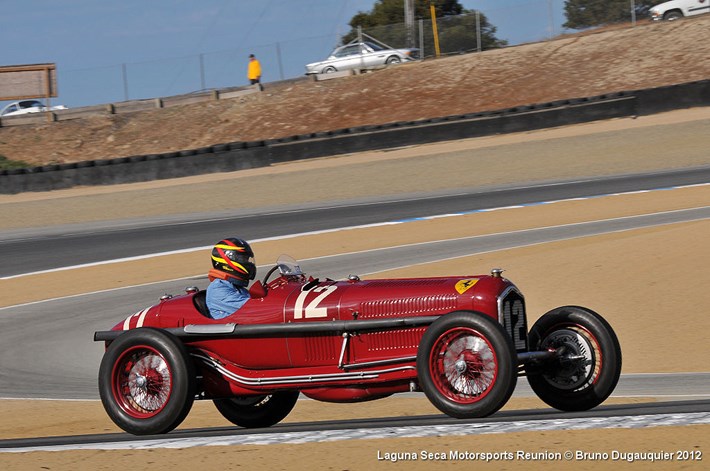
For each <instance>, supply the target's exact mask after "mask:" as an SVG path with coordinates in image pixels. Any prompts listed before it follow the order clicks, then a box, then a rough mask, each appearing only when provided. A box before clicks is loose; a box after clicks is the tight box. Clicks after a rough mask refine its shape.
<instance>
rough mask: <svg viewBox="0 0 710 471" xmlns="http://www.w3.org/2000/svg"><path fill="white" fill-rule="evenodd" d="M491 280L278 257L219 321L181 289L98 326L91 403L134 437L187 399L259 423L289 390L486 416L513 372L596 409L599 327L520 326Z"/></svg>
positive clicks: (576, 319)
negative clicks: (418, 396)
mask: <svg viewBox="0 0 710 471" xmlns="http://www.w3.org/2000/svg"><path fill="white" fill-rule="evenodd" d="M501 272H502V270H500V269H493V270H491V273H490V274H489V275H467V276H449V277H429V278H403V279H380V280H374V279H373V280H370V279H368V280H361V279H360V278H359V277H358V276H356V275H350V276H349V277H348V279H346V280H343V281H335V280H331V279H329V278H326V279H322V280H319V279H318V278H313V277H310V276H307V275H305V274H304V273H303V272H302V271H301V269H300V267H299V266H298V264H297V262H296V261H295V260H293V259H292V258H290V257H287V256H282V257H280V258H279V260H278V261H277V263H276V265H275V266H274V267H273V268H272V269H271V270H269V271H268V272H267V273H266V274H265V275H264V277H263V281H262V280H257V281H255V282H254V283H253V284H252V285H251V286H250V288H249V294H250V299H249V301H247V303H246V304H245V305H244V306H243V307H242V308H241V309H240V310H239V311H237V312H236V313H234V314H232V315H231V316H228V317H226V318H224V319H214V318H212V317H211V316H210V313H209V309H208V308H207V306H206V302H205V293H206V291H200V290H199V289H197V288H188V289H186V290H185V291H186V294H183V295H180V296H174V297H173V296H170V295H164V296H162V297H161V298H160V302H159V303H158V304H156V305H154V306H150V307H147V308H145V309H143V310H141V311H138V312H136V313H135V314H133V315H131V316H128V317H127V318H126V319H125V320H121V321H120V322H119V323H118V324H116V325H115V326H114V327H113V328H112V329H111V330H106V331H99V332H96V333H95V334H94V340H96V341H100V342H105V345H106V352H105V354H104V356H103V359H102V361H101V366H100V368H99V393H100V396H101V400H102V402H103V405H104V408H105V409H106V412H107V413H108V415H109V417H111V419H112V420H113V421H114V422H115V423H116V424H117V425H118V426H119V427H121V428H122V429H123V430H125V431H127V432H130V433H133V434H137V435H144V434H154V433H166V432H168V431H170V430H172V429H173V428H175V427H177V426H178V425H179V424H180V423H181V422H182V420H183V419H184V418H185V416H186V415H187V413H188V412H189V410H190V408H191V407H192V404H193V401H195V400H211V401H213V402H214V405H215V406H216V408H217V410H218V411H219V412H220V413H221V414H222V415H223V416H224V417H225V418H226V419H227V420H229V421H231V422H232V423H234V424H236V425H238V426H241V427H247V428H252V427H268V426H271V425H274V424H276V423H278V422H280V421H281V420H282V419H283V418H285V417H286V416H287V415H288V413H289V412H290V411H291V409H292V408H293V407H294V406H295V405H296V399H297V398H298V396H299V394H303V395H304V396H307V397H309V398H311V399H314V400H319V401H326V402H345V403H347V402H359V401H367V400H371V399H379V398H383V397H387V396H390V395H392V394H395V393H403V392H408V391H423V392H424V393H425V394H426V396H427V398H428V399H429V400H430V401H431V403H432V404H433V405H434V406H436V407H437V408H438V409H439V410H441V411H442V412H444V413H446V414H448V415H449V416H451V417H456V418H474V417H486V416H488V415H491V414H493V413H495V412H496V411H497V410H499V409H500V408H501V407H503V405H504V404H505V403H506V402H507V401H508V399H509V398H510V396H511V394H512V393H513V390H514V389H515V386H516V382H517V379H518V376H522V375H524V376H527V380H528V383H529V384H530V386H531V387H532V389H533V391H535V393H536V394H537V395H538V397H540V399H542V400H543V401H545V402H546V403H547V404H549V405H550V406H552V407H555V408H557V409H560V410H563V411H582V410H588V409H591V408H593V407H596V406H597V405H599V404H601V403H602V402H603V401H604V400H605V399H606V398H607V397H609V395H610V394H611V392H612V391H613V390H614V387H615V386H616V384H617V381H618V380H619V374H620V372H621V348H620V346H619V341H618V339H617V337H616V334H615V333H614V331H613V330H612V328H611V326H610V325H609V323H608V322H607V321H605V320H604V319H603V318H602V317H601V316H600V315H599V314H597V313H595V312H594V311H592V310H590V309H587V308H583V307H580V306H563V307H559V308H556V309H553V310H551V311H549V312H548V313H547V314H544V315H543V316H542V317H540V318H539V319H538V320H537V321H536V322H535V323H534V325H533V326H532V328H531V329H530V330H529V331H528V329H527V318H526V310H525V298H524V297H523V295H522V293H521V292H520V291H519V289H518V288H517V287H516V286H515V285H514V284H513V283H512V282H511V281H509V280H508V279H506V278H504V277H503V276H502V275H501ZM274 273H277V274H280V276H278V277H275V278H274V279H273V280H271V281H269V280H270V277H271V275H272V274H274ZM559 288H560V289H563V288H562V287H559Z"/></svg>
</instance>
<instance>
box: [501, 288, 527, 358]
mask: <svg viewBox="0 0 710 471" xmlns="http://www.w3.org/2000/svg"><path fill="white" fill-rule="evenodd" d="M499 307H500V313H499V315H500V321H501V323H502V324H503V327H505V330H506V332H508V335H510V337H511V338H512V339H513V344H514V345H515V350H516V351H518V352H520V351H526V350H527V349H528V335H527V332H528V325H527V318H526V315H525V299H523V297H522V295H521V294H520V293H518V292H517V291H515V290H510V291H508V292H507V294H505V295H504V297H503V298H502V299H501V301H500V304H499Z"/></svg>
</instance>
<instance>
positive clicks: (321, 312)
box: [293, 285, 338, 319]
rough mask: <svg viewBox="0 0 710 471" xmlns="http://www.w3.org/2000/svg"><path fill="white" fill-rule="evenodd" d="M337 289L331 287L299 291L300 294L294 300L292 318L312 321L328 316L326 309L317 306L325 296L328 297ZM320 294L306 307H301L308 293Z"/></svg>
mask: <svg viewBox="0 0 710 471" xmlns="http://www.w3.org/2000/svg"><path fill="white" fill-rule="evenodd" d="M336 289H338V287H337V286H334V285H331V286H318V287H317V288H313V289H312V290H310V291H301V294H299V295H298V298H296V305H295V306H294V307H293V318H294V319H303V318H306V319H313V318H317V317H327V316H328V308H327V307H318V305H319V304H320V303H321V302H322V301H323V299H325V297H326V296H328V295H329V294H330V293H332V292H333V291H335V290H336ZM311 292H313V293H320V294H319V295H318V296H316V299H314V300H313V301H311V302H310V303H308V305H307V306H306V307H305V309H304V307H303V303H304V302H305V301H306V297H307V296H308V293H311Z"/></svg>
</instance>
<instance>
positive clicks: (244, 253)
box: [207, 237, 256, 319]
mask: <svg viewBox="0 0 710 471" xmlns="http://www.w3.org/2000/svg"><path fill="white" fill-rule="evenodd" d="M212 267H213V268H212V269H211V270H210V271H209V273H208V274H207V276H208V278H209V280H210V284H209V286H208V287H207V308H208V309H209V310H210V315H211V316H212V317H213V318H214V319H222V318H224V317H227V316H230V315H232V314H234V313H235V312H236V311H238V310H239V308H241V307H242V306H243V305H244V303H246V302H247V301H248V300H249V291H248V290H247V288H246V286H247V285H248V284H249V280H253V279H254V276H255V275H256V265H255V264H254V252H253V251H252V249H251V247H250V246H249V243H247V241H245V240H243V239H238V238H235V237H230V238H228V239H222V240H220V241H219V242H217V243H216V244H215V246H214V248H213V249H212Z"/></svg>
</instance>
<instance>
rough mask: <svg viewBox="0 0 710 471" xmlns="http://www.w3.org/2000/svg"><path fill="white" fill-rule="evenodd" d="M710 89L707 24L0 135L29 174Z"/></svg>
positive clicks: (606, 35)
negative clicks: (596, 98)
mask: <svg viewBox="0 0 710 471" xmlns="http://www.w3.org/2000/svg"><path fill="white" fill-rule="evenodd" d="M707 78H710V15H705V16H702V17H700V18H697V19H688V20H683V21H675V22H670V23H665V22H664V23H657V24H643V25H639V26H637V27H635V28H630V27H626V28H621V29H613V30H607V31H598V32H592V33H586V34H580V35H575V36H569V37H563V38H560V39H557V40H554V41H549V42H543V43H534V44H528V45H523V46H518V47H513V48H508V49H501V50H493V51H486V52H484V53H480V54H467V55H461V56H453V57H448V58H443V59H439V60H427V61H424V62H421V63H413V64H406V65H402V66H398V67H393V68H390V69H387V70H381V71H377V72H375V73H370V74H364V75H360V76H352V77H347V78H341V79H337V80H328V81H324V82H314V81H303V82H299V83H296V84H290V85H271V86H269V84H266V90H265V91H264V92H263V93H260V94H255V95H250V96H247V97H245V98H241V99H231V100H221V101H215V102H208V103H201V104H194V105H184V106H180V107H174V108H168V109H160V110H154V111H143V112H137V113H131V114H123V115H113V116H108V115H107V116H105V117H95V118H88V119H79V120H71V121H62V122H57V123H51V124H45V125H38V126H22V127H9V128H0V155H4V156H5V157H7V158H9V159H13V160H22V161H25V162H28V163H31V164H33V165H42V164H47V163H65V162H73V161H80V160H92V159H101V158H112V157H122V156H130V155H139V154H150V153H161V152H169V151H175V150H183V149H191V148H196V147H202V146H207V145H213V144H217V143H223V142H231V141H249V140H259V139H268V138H277V137H283V136H290V135H294V134H301V133H308V132H315V131H324V130H332V129H338V128H344V127H352V126H359V125H366V124H379V123H387V122H393V121H401V120H416V119H424V118H432V117H437V116H446V115H451V114H461V113H471V112H477V111H484V110H493V109H500V108H508V107H513V106H516V105H521V104H529V103H541V102H547V101H552V100H557V99H564V98H574V97H583V96H593V95H599V94H603V93H609V92H614V91H622V90H633V89H639V88H647V87H656V86H662V85H670V84H676V83H683V82H689V81H694V80H702V79H707Z"/></svg>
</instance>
